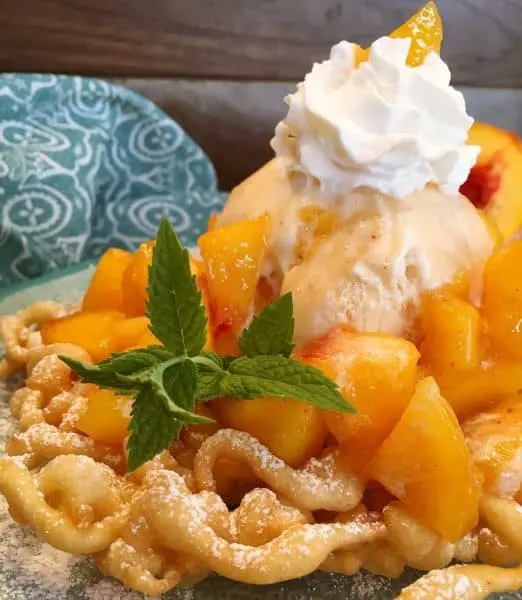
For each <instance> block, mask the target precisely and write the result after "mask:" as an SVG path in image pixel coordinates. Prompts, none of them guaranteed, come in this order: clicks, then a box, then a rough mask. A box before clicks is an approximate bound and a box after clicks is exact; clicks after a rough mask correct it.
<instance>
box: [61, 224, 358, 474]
mask: <svg viewBox="0 0 522 600" xmlns="http://www.w3.org/2000/svg"><path fill="white" fill-rule="evenodd" d="M148 291H149V300H148V316H149V318H150V322H151V326H150V329H151V332H152V333H153V334H154V335H155V336H156V337H157V338H158V340H159V341H160V342H161V344H162V345H161V346H150V347H148V348H144V349H137V350H130V351H128V352H123V353H121V354H114V355H113V356H111V357H110V358H109V359H107V360H104V361H102V362H100V363H98V364H97V365H90V364H84V363H81V362H79V361H76V360H73V359H71V358H67V357H61V359H62V360H63V361H64V362H65V363H66V364H67V365H68V366H69V367H70V368H71V369H72V370H73V371H74V372H75V373H76V374H77V375H78V376H79V377H80V379H82V380H83V381H84V382H87V383H94V384H96V385H98V386H99V387H102V388H107V389H112V390H114V391H115V392H116V393H118V394H125V395H131V396H133V397H134V403H133V409H132V417H131V422H130V426H129V430H130V432H131V436H130V438H129V442H128V451H129V459H128V468H129V470H130V471H133V470H135V469H136V468H138V467H140V466H141V465H142V464H143V463H145V462H146V461H147V460H150V459H151V458H153V457H154V456H156V455H157V454H159V453H160V452H161V451H162V450H164V449H166V448H168V447H169V446H170V444H171V443H172V442H173V440H175V439H177V438H178V437H179V435H180V432H181V430H182V428H183V426H184V425H188V424H197V423H208V422H211V419H208V418H207V417H204V416H202V415H198V414H197V413H196V402H208V401H210V400H213V399H215V398H220V397H223V396H232V397H234V398H237V399H238V400H247V399H249V398H255V397H259V396H276V397H279V398H293V399H295V400H299V401H302V402H306V403H308V404H312V405H314V406H317V407H319V408H322V409H327V410H337V411H342V412H353V410H354V409H353V407H352V406H351V405H349V404H348V403H347V402H346V401H345V400H344V398H343V397H342V395H341V393H340V390H339V387H338V386H337V384H336V383H335V382H334V381H332V380H331V379H329V378H328V377H327V376H326V375H325V374H324V373H323V372H322V371H320V370H319V369H316V368H315V367H313V366H310V365H306V364H304V363H301V362H298V361H295V360H292V359H290V358H289V356H290V354H291V352H292V349H293V344H292V338H293V331H294V320H293V315H292V312H293V307H292V297H291V295H290V294H287V295H285V296H282V297H281V298H280V299H279V300H277V301H276V302H274V303H273V304H271V305H268V306H267V307H266V308H265V309H264V310H263V311H262V312H261V313H260V314H259V315H258V316H257V317H254V319H253V320H252V323H251V324H250V326H249V327H248V328H246V329H245V330H244V331H243V333H242V335H241V337H240V339H239V346H240V348H241V350H242V351H243V352H244V354H245V355H244V356H241V357H230V356H229V357H223V356H218V355H217V354H215V353H214V352H207V351H204V350H203V347H204V343H205V337H206V325H207V316H206V313H205V309H204V307H203V306H202V304H201V293H200V291H199V290H198V288H197V285H196V280H195V278H194V276H193V275H192V273H191V270H190V260H189V254H188V252H187V250H185V249H184V248H182V246H181V244H180V242H179V239H178V237H177V235H176V233H175V232H174V230H173V229H172V227H171V226H170V224H169V222H168V221H167V220H166V219H163V220H162V222H161V224H160V227H159V230H158V237H157V240H156V245H155V248H154V254H153V259H152V265H151V267H150V269H149V290H148Z"/></svg>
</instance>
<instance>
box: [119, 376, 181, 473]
mask: <svg viewBox="0 0 522 600" xmlns="http://www.w3.org/2000/svg"><path fill="white" fill-rule="evenodd" d="M182 428H183V422H182V421H180V420H178V419H174V418H173V417H172V415H171V414H170V412H169V410H168V409H167V407H166V406H165V403H164V402H163V401H162V399H161V398H159V397H158V396H156V394H155V393H154V392H153V391H152V388H151V387H150V386H146V387H145V388H144V389H142V390H141V391H140V393H139V394H138V395H137V397H136V400H135V401H134V406H133V408H132V418H131V422H130V425H129V429H130V431H131V436H130V438H129V442H128V450H129V458H128V470H129V471H134V470H135V469H137V468H138V467H141V465H143V464H144V463H145V462H147V461H148V460H150V459H151V458H154V457H155V456H156V455H157V454H159V453H160V452H161V451H162V450H165V449H166V448H168V447H169V446H170V444H171V443H172V441H173V440H175V439H177V438H178V436H179V434H180V432H181V429H182Z"/></svg>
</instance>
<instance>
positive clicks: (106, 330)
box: [40, 311, 125, 362]
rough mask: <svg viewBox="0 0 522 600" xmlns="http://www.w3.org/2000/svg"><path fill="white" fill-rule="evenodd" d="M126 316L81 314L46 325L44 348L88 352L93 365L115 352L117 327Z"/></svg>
mask: <svg viewBox="0 0 522 600" xmlns="http://www.w3.org/2000/svg"><path fill="white" fill-rule="evenodd" d="M124 318H125V316H124V315H123V314H122V313H119V312H117V311H104V312H102V311H97V312H78V313H74V314H72V315H68V316H66V317H62V318H59V319H51V320H49V321H46V322H45V323H43V325H42V327H41V329H40V332H41V335H42V341H43V343H44V344H56V343H70V344H75V345H76V346H80V348H83V349H84V350H86V351H87V352H88V353H89V354H90V355H91V358H92V359H93V361H94V362H98V361H100V360H103V359H105V358H108V357H109V356H110V355H111V354H112V353H113V352H114V351H115V346H114V344H115V340H114V326H115V325H116V323H118V322H120V323H121V322H122V321H123V320H124Z"/></svg>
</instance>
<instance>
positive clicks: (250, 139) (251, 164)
mask: <svg viewBox="0 0 522 600" xmlns="http://www.w3.org/2000/svg"><path fill="white" fill-rule="evenodd" d="M119 83H123V84H125V85H126V86H128V87H130V88H132V89H134V90H136V91H137V92H140V93H141V94H143V95H144V96H147V97H148V98H150V99H151V100H152V101H153V102H155V103H156V104H157V105H158V106H160V107H161V108H162V109H163V110H165V112H167V113H168V114H169V115H171V116H172V117H173V118H174V119H176V120H177V121H178V123H179V124H180V125H181V126H182V127H183V128H184V129H185V130H186V131H187V132H188V133H189V134H190V135H191V136H192V137H193V138H194V139H195V140H196V141H197V142H198V143H199V144H200V145H201V146H202V147H203V148H204V150H205V151H206V152H207V154H208V155H209V157H210V159H211V160H212V162H213V163H214V165H215V167H216V170H217V172H218V175H219V180H220V184H221V187H222V189H230V188H231V187H233V186H234V185H236V184H237V183H238V182H239V181H241V180H242V179H244V178H245V177H246V176H247V175H248V174H249V173H251V172H253V171H254V170H255V169H257V168H258V167H259V166H261V165H262V164H263V163H264V162H266V161H267V160H269V159H270V158H271V156H272V150H271V149H270V145H269V142H270V138H271V137H272V134H273V131H274V126H275V124H276V123H277V122H278V121H279V120H280V119H281V118H282V117H283V115H284V114H285V108H286V107H285V104H284V102H283V97H284V95H285V94H287V93H288V92H289V91H292V90H293V89H294V88H295V86H294V84H290V83H277V82H272V83H269V82H266V83H261V82H252V83H239V82H231V81H184V80H177V81H164V80H143V79H127V80H121V81H119ZM463 92H464V95H465V97H466V101H467V103H468V110H469V113H470V114H471V115H473V116H474V117H475V118H476V119H477V120H483V121H489V122H491V123H494V124H495V125H498V126H499V127H504V128H506V129H510V130H514V131H517V132H518V133H520V134H522V90H488V89H473V88H464V89H463Z"/></svg>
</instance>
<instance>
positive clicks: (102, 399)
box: [76, 390, 132, 444]
mask: <svg viewBox="0 0 522 600" xmlns="http://www.w3.org/2000/svg"><path fill="white" fill-rule="evenodd" d="M131 410H132V398H128V397H126V396H118V395H116V394H115V393H114V392H112V391H111V390H97V391H96V392H94V393H93V394H92V395H91V396H89V398H88V406H87V410H86V411H85V412H84V413H83V415H82V416H81V417H80V418H79V419H78V422H77V423H76V428H77V429H78V431H81V432H82V433H86V434H87V435H88V436H90V437H91V438H93V439H94V440H96V441H97V442H102V443H104V444H121V443H123V440H124V439H125V438H126V437H127V435H128V433H129V432H128V427H129V423H130V416H131Z"/></svg>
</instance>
